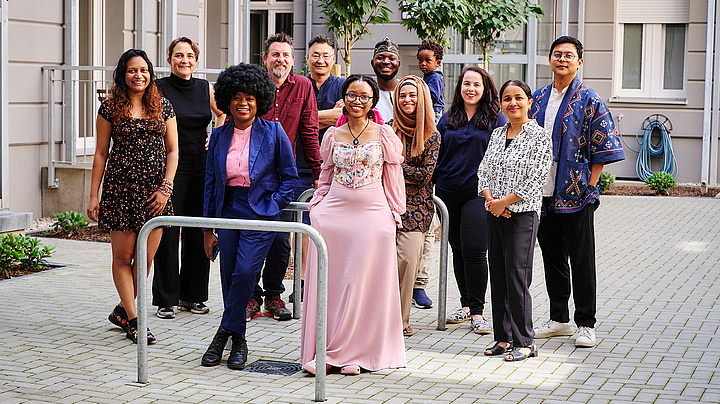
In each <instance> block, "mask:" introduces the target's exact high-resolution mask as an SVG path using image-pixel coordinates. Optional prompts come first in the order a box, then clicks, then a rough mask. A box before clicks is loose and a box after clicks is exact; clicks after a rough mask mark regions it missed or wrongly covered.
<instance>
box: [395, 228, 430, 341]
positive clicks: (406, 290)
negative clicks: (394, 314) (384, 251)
mask: <svg viewBox="0 0 720 404" xmlns="http://www.w3.org/2000/svg"><path fill="white" fill-rule="evenodd" d="M424 239H425V234H424V233H421V232H419V231H413V232H398V233H397V257H398V279H399V281H400V309H401V310H402V321H403V329H405V328H407V327H408V326H409V325H410V306H411V304H412V292H413V285H414V284H415V277H416V276H417V272H418V267H419V266H420V258H421V257H422V250H423V241H424Z"/></svg>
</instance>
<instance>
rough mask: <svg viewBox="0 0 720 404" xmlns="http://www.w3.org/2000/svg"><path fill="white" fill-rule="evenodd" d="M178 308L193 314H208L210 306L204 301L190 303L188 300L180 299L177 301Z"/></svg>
mask: <svg viewBox="0 0 720 404" xmlns="http://www.w3.org/2000/svg"><path fill="white" fill-rule="evenodd" d="M178 309H180V311H189V312H190V313H195V314H208V313H210V308H209V307H207V306H206V305H205V303H203V302H200V303H190V302H184V301H182V300H180V301H179V302H178Z"/></svg>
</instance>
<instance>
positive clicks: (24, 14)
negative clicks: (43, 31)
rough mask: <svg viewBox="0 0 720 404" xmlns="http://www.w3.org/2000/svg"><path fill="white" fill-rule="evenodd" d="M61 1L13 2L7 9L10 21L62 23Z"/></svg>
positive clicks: (30, 0)
mask: <svg viewBox="0 0 720 404" xmlns="http://www.w3.org/2000/svg"><path fill="white" fill-rule="evenodd" d="M63 10H64V8H63V0H21V1H13V2H12V3H10V7H8V17H9V18H10V20H11V21H12V20H15V19H17V20H30V21H38V22H39V21H42V22H56V23H62V21H63V20H64V16H63V12H64V11H63Z"/></svg>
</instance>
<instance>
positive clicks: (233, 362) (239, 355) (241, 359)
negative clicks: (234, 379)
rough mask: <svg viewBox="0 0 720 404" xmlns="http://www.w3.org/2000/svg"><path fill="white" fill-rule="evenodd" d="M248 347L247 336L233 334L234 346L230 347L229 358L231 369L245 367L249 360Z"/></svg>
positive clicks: (228, 362)
mask: <svg viewBox="0 0 720 404" xmlns="http://www.w3.org/2000/svg"><path fill="white" fill-rule="evenodd" d="M247 355H248V347H247V342H246V341H245V336H244V335H241V334H238V333H233V334H232V348H231V349H230V356H229V357H228V360H227V366H228V368H230V369H236V370H240V369H244V368H245V365H246V362H247Z"/></svg>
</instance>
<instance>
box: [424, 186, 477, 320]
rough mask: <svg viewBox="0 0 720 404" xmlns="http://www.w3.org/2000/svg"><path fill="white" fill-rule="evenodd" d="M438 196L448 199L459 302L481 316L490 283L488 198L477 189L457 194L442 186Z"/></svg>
mask: <svg viewBox="0 0 720 404" xmlns="http://www.w3.org/2000/svg"><path fill="white" fill-rule="evenodd" d="M435 195H437V196H438V197H439V198H440V199H442V201H443V202H445V205H447V209H448V215H449V216H450V217H449V225H450V240H449V241H450V248H452V252H453V269H454V270H455V280H456V282H457V285H458V289H459V290H460V304H461V305H462V307H470V314H480V315H482V313H483V309H484V308H485V291H486V290H487V284H488V265H487V228H486V213H487V211H486V210H485V198H483V197H482V196H478V194H477V193H475V192H471V193H455V192H447V191H444V190H442V189H439V188H437V189H436V190H435Z"/></svg>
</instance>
